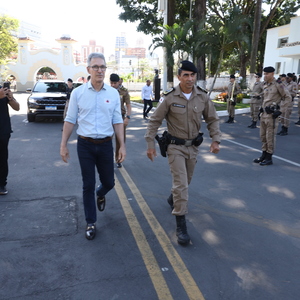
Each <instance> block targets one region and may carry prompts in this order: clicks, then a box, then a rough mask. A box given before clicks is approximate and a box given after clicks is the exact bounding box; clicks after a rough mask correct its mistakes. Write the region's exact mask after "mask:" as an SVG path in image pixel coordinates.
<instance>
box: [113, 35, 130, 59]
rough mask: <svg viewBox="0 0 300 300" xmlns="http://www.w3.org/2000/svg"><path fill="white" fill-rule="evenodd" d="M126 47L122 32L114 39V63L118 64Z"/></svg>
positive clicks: (124, 36)
mask: <svg viewBox="0 0 300 300" xmlns="http://www.w3.org/2000/svg"><path fill="white" fill-rule="evenodd" d="M127 47H128V44H127V42H126V35H125V33H124V32H122V33H121V36H117V37H116V44H115V59H116V62H117V63H119V62H120V59H121V57H122V55H123V54H124V53H125V51H126V50H125V49H126V48H127Z"/></svg>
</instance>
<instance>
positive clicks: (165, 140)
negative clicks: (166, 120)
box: [155, 131, 170, 157]
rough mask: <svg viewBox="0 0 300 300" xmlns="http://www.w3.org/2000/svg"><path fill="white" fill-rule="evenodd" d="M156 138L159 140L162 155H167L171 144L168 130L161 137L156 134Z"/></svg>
mask: <svg viewBox="0 0 300 300" xmlns="http://www.w3.org/2000/svg"><path fill="white" fill-rule="evenodd" d="M155 139H156V140H157V142H158V145H159V149H160V154H161V156H163V157H167V149H168V145H169V144H170V140H169V138H168V132H167V131H164V132H163V134H162V136H161V137H160V136H158V135H156V136H155Z"/></svg>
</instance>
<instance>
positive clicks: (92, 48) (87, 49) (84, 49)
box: [81, 40, 104, 63]
mask: <svg viewBox="0 0 300 300" xmlns="http://www.w3.org/2000/svg"><path fill="white" fill-rule="evenodd" d="M93 52H100V53H103V54H104V48H103V46H101V45H97V43H96V41H95V40H90V42H89V44H88V45H82V46H81V62H83V63H86V62H87V58H88V56H89V55H90V54H91V53H93Z"/></svg>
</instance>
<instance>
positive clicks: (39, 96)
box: [27, 80, 67, 122]
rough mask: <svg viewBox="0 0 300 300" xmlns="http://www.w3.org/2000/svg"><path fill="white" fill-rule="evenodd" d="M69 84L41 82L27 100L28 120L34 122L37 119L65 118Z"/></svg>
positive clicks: (55, 81)
mask: <svg viewBox="0 0 300 300" xmlns="http://www.w3.org/2000/svg"><path fill="white" fill-rule="evenodd" d="M66 89H67V84H66V83H65V82H64V81H61V80H39V81H38V82H37V83H36V84H35V85H34V87H33V89H32V90H31V89H27V92H30V93H31V95H30V96H29V97H28V99H27V120H28V122H34V121H35V119H36V117H37V116H39V117H58V118H63V114H64V108H65V105H66V100H67V93H66Z"/></svg>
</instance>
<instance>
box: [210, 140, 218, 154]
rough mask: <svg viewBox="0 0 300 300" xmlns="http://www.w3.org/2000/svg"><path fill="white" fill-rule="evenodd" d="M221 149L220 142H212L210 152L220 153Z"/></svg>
mask: <svg viewBox="0 0 300 300" xmlns="http://www.w3.org/2000/svg"><path fill="white" fill-rule="evenodd" d="M219 151H220V146H219V143H218V142H212V143H211V145H210V152H212V153H215V154H217V153H219Z"/></svg>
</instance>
